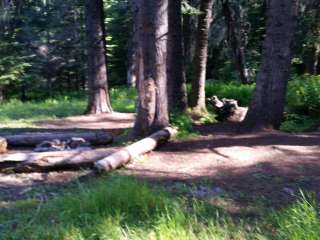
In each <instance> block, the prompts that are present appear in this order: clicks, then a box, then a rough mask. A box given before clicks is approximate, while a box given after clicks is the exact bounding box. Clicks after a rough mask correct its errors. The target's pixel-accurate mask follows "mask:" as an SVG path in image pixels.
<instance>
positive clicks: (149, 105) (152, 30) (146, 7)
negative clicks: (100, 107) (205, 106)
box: [134, 0, 169, 136]
mask: <svg viewBox="0 0 320 240" xmlns="http://www.w3.org/2000/svg"><path fill="white" fill-rule="evenodd" d="M138 6H139V20H138V22H139V28H138V31H139V81H138V91H139V99H138V110H137V112H138V114H137V118H136V122H135V125H134V135H135V136H147V135H148V134H150V133H152V132H154V131H156V130H159V129H162V128H163V127H166V126H167V125H168V122H169V120H168V106H167V104H168V103H167V87H166V85H167V74H166V72H167V66H166V60H167V34H168V13H167V11H168V0H157V1H150V0H139V5H138Z"/></svg>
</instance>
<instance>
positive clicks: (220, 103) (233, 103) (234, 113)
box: [207, 96, 248, 122]
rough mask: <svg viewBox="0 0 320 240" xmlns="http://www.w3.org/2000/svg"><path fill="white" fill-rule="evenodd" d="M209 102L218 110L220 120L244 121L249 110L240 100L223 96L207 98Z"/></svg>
mask: <svg viewBox="0 0 320 240" xmlns="http://www.w3.org/2000/svg"><path fill="white" fill-rule="evenodd" d="M207 102H208V103H209V104H211V105H212V106H213V107H214V109H215V110H216V112H217V114H218V117H217V119H218V120H219V121H222V122H223V121H228V122H242V121H243V120H244V118H245V117H246V114H247V112H248V108H247V107H240V106H239V105H238V101H237V100H234V99H227V98H222V99H221V100H220V99H219V98H218V97H217V96H212V97H211V98H207Z"/></svg>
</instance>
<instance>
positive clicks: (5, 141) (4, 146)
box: [0, 137, 8, 154]
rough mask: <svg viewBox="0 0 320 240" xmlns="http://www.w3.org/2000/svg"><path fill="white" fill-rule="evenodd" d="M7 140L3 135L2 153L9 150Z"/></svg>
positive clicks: (0, 151) (0, 152)
mask: <svg viewBox="0 0 320 240" xmlns="http://www.w3.org/2000/svg"><path fill="white" fill-rule="evenodd" d="M7 146H8V143H7V140H6V139H5V138H3V137H0V154H2V153H5V152H7Z"/></svg>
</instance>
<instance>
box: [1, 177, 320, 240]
mask: <svg viewBox="0 0 320 240" xmlns="http://www.w3.org/2000/svg"><path fill="white" fill-rule="evenodd" d="M318 210H319V209H318V204H317V202H315V201H314V200H312V199H311V200H310V199H308V198H305V197H303V198H301V200H300V201H299V202H297V203H296V204H295V205H293V206H291V207H289V208H287V209H285V210H283V211H281V212H273V213H271V215H267V216H266V215H264V216H262V217H259V218H258V217H257V218H256V219H247V218H239V217H238V218H233V217H232V216H231V215H228V213H227V211H225V210H224V209H222V208H221V207H217V206H215V205H212V204H209V203H207V202H205V201H200V200H195V199H193V200H191V199H187V198H185V197H178V196H174V195H172V194H170V193H169V192H167V191H166V190H165V189H163V188H160V187H159V186H158V187H156V186H151V185H149V184H147V183H144V182H141V181H138V180H135V179H134V178H130V177H121V176H109V177H105V178H101V179H100V180H96V181H94V182H91V183H89V184H88V183H87V184H78V187H77V189H75V190H74V192H69V193H64V194H63V195H61V196H59V197H56V198H55V199H53V200H50V201H49V202H46V203H43V202H41V201H40V202H39V200H25V201H20V202H16V203H12V204H11V205H10V204H8V205H7V206H6V207H3V208H2V210H0V213H1V214H0V239H3V240H7V239H8V240H9V239H10V240H14V239H17V240H18V239H19V240H20V239H28V240H32V239H37V240H38V239H53V240H54V239H57V240H58V239H59V240H61V239H66V240H82V239H87V240H90V239H95V240H98V239H101V240H103V239H108V240H109V239H110V240H113V239H115V240H121V239H133V240H135V239H137V240H138V239H146V240H147V239H151V240H152V239H159V240H171V239H174V240H179V239H181V240H197V239H199V240H200V239H201V240H203V239H204V240H205V239H207V240H209V239H238V240H247V239H260V240H262V239H279V240H280V239H288V240H289V239H290V240H291V239H293V240H295V239H297V240H298V239H299V240H303V239H310V240H313V239H318V238H317V237H318V236H319V234H320V227H319V226H320V220H319V216H318V213H319V211H318Z"/></svg>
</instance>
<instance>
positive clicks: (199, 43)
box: [190, 0, 214, 113]
mask: <svg viewBox="0 0 320 240" xmlns="http://www.w3.org/2000/svg"><path fill="white" fill-rule="evenodd" d="M213 3H214V0H201V2H200V11H201V14H200V15H199V19H198V30H197V38H196V49H195V56H194V60H193V78H192V92H191V101H190V105H191V107H192V108H193V109H194V110H195V112H198V113H201V112H204V111H206V101H205V81H206V72H207V71H206V68H207V57H208V37H209V28H210V24H211V22H212V8H213Z"/></svg>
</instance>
